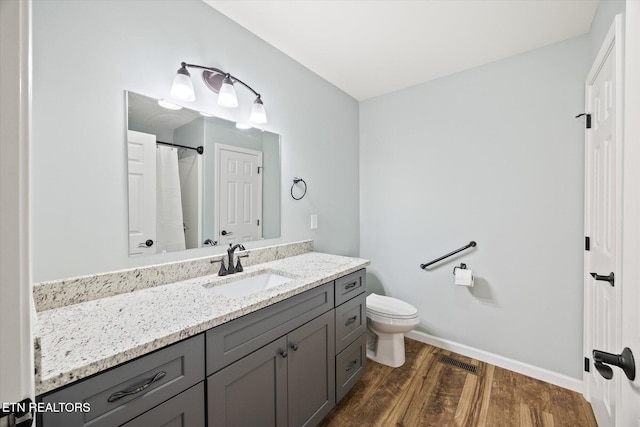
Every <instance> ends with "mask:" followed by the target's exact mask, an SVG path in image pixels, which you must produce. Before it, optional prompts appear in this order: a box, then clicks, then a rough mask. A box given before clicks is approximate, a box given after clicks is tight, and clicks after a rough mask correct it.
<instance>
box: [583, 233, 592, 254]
mask: <svg viewBox="0 0 640 427" xmlns="http://www.w3.org/2000/svg"><path fill="white" fill-rule="evenodd" d="M584 250H585V251H590V250H591V238H590V237H589V236H585V238H584Z"/></svg>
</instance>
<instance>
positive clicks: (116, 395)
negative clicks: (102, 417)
mask: <svg viewBox="0 0 640 427" xmlns="http://www.w3.org/2000/svg"><path fill="white" fill-rule="evenodd" d="M165 375H167V373H166V372H165V371H160V372H158V373H157V374H155V376H154V377H153V378H151V379H150V380H149V381H148V382H146V383H144V384H143V385H141V386H140V387H138V388H134V389H133V390H125V391H118V392H115V393H113V394H112V395H111V396H109V398H108V399H107V402H109V403H111V402H115V401H116V400H119V399H122V398H123V397H126V396H131V395H132V394H138V393H140V392H141V391H144V390H146V389H147V388H149V386H150V385H151V384H153V383H155V382H156V381H159V380H161V379H162V378H164V376H165Z"/></svg>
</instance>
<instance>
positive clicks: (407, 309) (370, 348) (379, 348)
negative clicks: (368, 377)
mask: <svg viewBox="0 0 640 427" xmlns="http://www.w3.org/2000/svg"><path fill="white" fill-rule="evenodd" d="M416 326H418V309H416V308H415V307H414V306H412V305H411V304H408V303H406V302H404V301H400V300H399V299H396V298H391V297H385V296H382V295H378V294H370V295H369V296H367V327H368V329H369V337H368V340H367V357H368V358H369V359H371V360H373V361H375V362H378V363H382V364H383V365H387V366H391V367H393V368H397V367H398V366H402V365H403V364H404V333H405V332H409V331H411V330H412V329H414V328H415V327H416Z"/></svg>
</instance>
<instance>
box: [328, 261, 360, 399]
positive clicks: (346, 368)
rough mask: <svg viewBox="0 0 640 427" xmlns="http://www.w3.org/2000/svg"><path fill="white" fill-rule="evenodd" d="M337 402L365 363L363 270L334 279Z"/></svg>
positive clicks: (356, 380) (349, 387)
mask: <svg viewBox="0 0 640 427" xmlns="http://www.w3.org/2000/svg"><path fill="white" fill-rule="evenodd" d="M335 288H336V289H335V296H336V302H335V305H336V309H335V316H336V334H335V335H336V403H338V402H340V400H342V398H343V397H344V396H345V395H346V394H347V393H348V392H349V390H351V389H352V388H353V386H354V385H355V384H356V383H357V382H358V380H360V378H361V377H362V375H364V371H365V369H366V366H367V334H366V331H367V308H366V294H365V288H366V274H365V270H364V269H363V270H359V271H355V272H353V273H351V274H347V275H346V276H343V277H340V278H338V279H336V286H335Z"/></svg>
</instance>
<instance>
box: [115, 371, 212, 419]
mask: <svg viewBox="0 0 640 427" xmlns="http://www.w3.org/2000/svg"><path fill="white" fill-rule="evenodd" d="M203 425H204V383H203V382H201V383H200V384H197V385H194V386H193V387H191V388H190V389H189V390H186V391H183V392H182V393H180V394H179V395H177V396H175V397H173V398H171V399H169V400H167V401H166V402H164V403H163V404H161V405H159V406H156V407H155V408H153V409H152V410H150V411H148V412H145V413H144V414H142V415H140V416H139V417H138V418H134V419H133V420H131V421H129V422H128V423H126V424H124V425H123V427H149V426H154V427H191V426H203Z"/></svg>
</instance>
